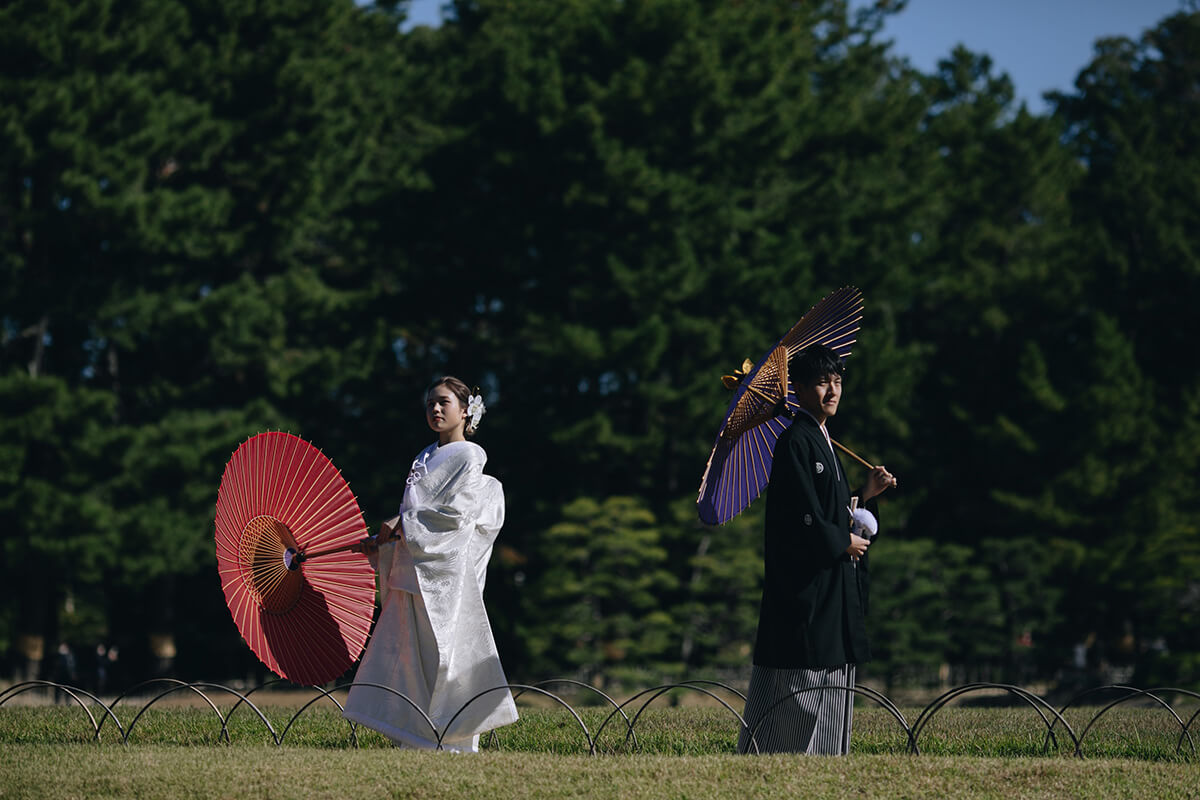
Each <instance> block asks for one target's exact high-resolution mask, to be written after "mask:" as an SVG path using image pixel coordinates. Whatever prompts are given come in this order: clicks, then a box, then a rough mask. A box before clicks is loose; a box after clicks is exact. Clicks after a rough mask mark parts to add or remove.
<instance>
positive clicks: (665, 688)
mask: <svg viewBox="0 0 1200 800" xmlns="http://www.w3.org/2000/svg"><path fill="white" fill-rule="evenodd" d="M672 689H688V690H691V691H693V692H699V693H700V694H703V695H707V696H708V697H711V698H712V699H713V700H716V701H717V702H718V703H720V704H721V705H723V706H725V708H726V709H727V710H728V711H729V713H730V714H733V716H734V717H735V718H736V719H737V721H738V725H739V726H741V728H743V729H745V730H749V728H747V726H746V720H744V719H742V715H741V714H739V713H738V712H737V711H736V710H735V709H734V708H733V706H731V705H729V703H726V702H725V701H724V700H723V699H721V698H720V697H718V696H717V695H715V694H713V693H712V692H710V691H709V690H708V689H705V688H703V687H701V686H696V685H694V682H692V681H688V682H685V683H666V684H663V685H661V686H655V687H653V688H651V689H644V690H642V691H640V692H638V693H637V694H635V695H634V696H633V697H630V698H629V699H628V700H626V701H625V702H624V703H621V705H619V706H618V707H617V708H616V710H614V711H612V712H611V713H610V714H609V715H608V716H607V717H605V718H604V722H602V723H600V727H599V728H597V729H596V740H597V741H599V740H600V734H601V733H603V732H604V728H605V727H606V726H607V725H608V723H609V721H611V720H612V718H613V717H614V716H616V714H617V712H618V711H619V712H621V716H623V717H625V720H626V732H625V741H624V744H625V745H628V744H629V742H630V738H631V737H634V738H633V746H634V748H635V749H636V748H638V747H640V745H639V744H638V742H637V739H636V737H635V734H634V731H633V729H634V727H635V726H636V725H637V723H638V720H639V719H641V716H642V712H643V711H645V710H646V707H647V706H649V705H650V704H651V703H653V702H654V701H655V700H657V699H658V698H659V697H661V696H663V695H664V694H666V693H667V692H669V691H671V690H672ZM648 694H649V695H651V697H650V698H649V699H647V700H646V701H645V702H644V703H642V705H641V707H640V708H638V710H637V713H636V714H634V715H633V720H632V721H630V719H629V717H628V716H627V715H626V714H625V711H624V708H625V706H628V705H630V704H631V703H633V702H634V701H636V700H640V699H641V698H642V697H644V696H646V695H648ZM738 694H740V692H739V693H738ZM750 739H751V742H753V744H754V750H755V752H757V751H758V743H757V742H754V735H753V734H751V736H750Z"/></svg>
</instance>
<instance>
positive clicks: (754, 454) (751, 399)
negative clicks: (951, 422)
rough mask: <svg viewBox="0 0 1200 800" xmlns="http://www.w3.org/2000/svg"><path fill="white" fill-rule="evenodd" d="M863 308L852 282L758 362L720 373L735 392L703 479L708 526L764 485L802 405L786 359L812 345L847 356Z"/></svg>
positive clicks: (734, 511) (729, 514) (738, 507)
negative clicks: (777, 446) (777, 447)
mask: <svg viewBox="0 0 1200 800" xmlns="http://www.w3.org/2000/svg"><path fill="white" fill-rule="evenodd" d="M862 310H863V300H862V292H861V291H859V290H858V289H856V288H855V287H853V286H846V287H844V288H842V289H838V290H837V291H836V292H834V293H833V294H831V295H829V296H828V297H826V298H825V299H824V300H822V301H821V302H819V303H817V304H816V305H815V306H813V307H812V308H811V309H810V310H809V312H808V313H807V314H805V315H804V316H803V317H801V319H800V321H799V322H797V323H796V324H795V325H794V326H792V329H791V330H790V331H788V332H787V333H786V334H785V335H784V337H783V338H782V339H780V340H779V341H778V342H776V343H775V346H774V347H772V348H771V349H770V350H768V351H767V354H766V355H765V356H763V357H762V359H761V360H760V361H759V362H758V363H757V364H751V363H750V359H746V360H745V362H743V364H742V368H741V369H740V370H738V371H737V372H736V373H735V374H734V375H726V376H725V377H724V378H722V381H723V382H724V384H725V386H726V388H729V389H736V391H735V392H734V395H733V401H732V402H731V403H730V404H729V409H728V411H727V412H726V413H725V422H724V423H723V424H722V425H721V432H720V433H719V434H718V435H717V442H716V444H715V445H714V446H713V450H712V454H711V455H710V456H709V458H708V466H707V467H706V468H705V470H704V477H703V478H702V479H701V481H700V496H699V497H698V498H697V499H696V503H697V505H698V506H699V508H698V510H699V512H700V519H701V520H703V521H704V522H707V523H708V524H710V525H719V524H724V523H726V522H728V521H729V520H731V519H733V518H734V517H736V516H737V515H738V514H740V513H741V512H742V511H743V510H744V509H745V508H746V506H748V505H750V503H751V502H752V501H753V500H754V498H756V497H758V495H759V494H760V493H761V492H762V490H763V489H764V488H765V487H766V485H767V481H768V480H769V479H770V477H771V462H772V459H773V458H774V454H775V442H776V441H778V439H779V434H781V433H783V432H784V431H785V430H786V429H787V427H788V426H789V425H791V424H792V414H793V413H794V412H795V411H796V410H797V409H799V408H800V405H799V404H798V403H797V402H796V394H795V391H794V390H793V389H792V386H791V383H790V382H789V381H788V361H789V360H790V359H791V357H792V356H794V355H796V354H797V353H799V352H800V351H801V350H803V349H804V348H806V347H809V346H810V345H814V344H823V345H825V346H826V347H828V348H830V349H831V350H833V351H834V352H835V353H837V354H838V355H839V356H841V357H842V358H846V357H847V356H849V355H850V346H851V345H852V344H854V341H855V338H856V337H857V335H858V328H859V323H860V322H861V321H862ZM835 444H836V442H835ZM838 447H839V448H841V449H842V450H845V448H844V447H842V446H841V445H838ZM846 452H849V451H846ZM851 455H853V454H851ZM854 457H855V458H856V459H858V460H859V461H862V459H859V458H858V456H854ZM863 463H864V464H865V463H866V462H865V461H864V462H863Z"/></svg>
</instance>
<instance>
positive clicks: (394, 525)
mask: <svg viewBox="0 0 1200 800" xmlns="http://www.w3.org/2000/svg"><path fill="white" fill-rule="evenodd" d="M393 539H399V540H400V541H403V540H404V526H403V525H401V524H400V516H399V515H396V516H394V517H392V518H391V519H389V520H386V521H385V522H384V523H383V524H382V525H380V526H379V535H378V536H376V537H375V543H376V544H377V545H380V544H386V543H387V542H390V541H392V540H393Z"/></svg>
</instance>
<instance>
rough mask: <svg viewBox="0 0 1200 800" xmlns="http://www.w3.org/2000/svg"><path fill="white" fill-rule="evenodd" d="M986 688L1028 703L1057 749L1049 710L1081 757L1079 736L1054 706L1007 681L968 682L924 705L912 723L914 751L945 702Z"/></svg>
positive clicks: (1076, 754)
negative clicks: (1048, 716)
mask: <svg viewBox="0 0 1200 800" xmlns="http://www.w3.org/2000/svg"><path fill="white" fill-rule="evenodd" d="M988 689H1002V690H1004V691H1006V692H1008V693H1009V694H1012V695H1015V696H1017V697H1019V698H1021V699H1022V700H1024V701H1025V702H1026V703H1028V704H1029V705H1030V706H1031V707H1032V708H1033V710H1034V711H1036V712H1037V714H1038V716H1039V717H1040V718H1041V720H1042V724H1043V725H1045V726H1046V732H1047V735H1049V736H1050V737H1051V739H1052V740H1053V741H1054V747H1055V749H1057V748H1058V737H1057V736H1055V735H1054V726H1053V725H1052V724H1051V723H1050V720H1049V719H1047V718H1046V713H1045V712H1046V711H1049V712H1050V713H1051V714H1052V715H1053V716H1054V717H1055V720H1056V721H1057V722H1061V723H1062V724H1063V727H1064V728H1066V731H1067V735H1068V736H1070V737H1071V742H1072V744H1074V745H1075V753H1074V755H1075V756H1076V757H1077V758H1083V752H1082V751H1081V750H1080V749H1079V737H1078V736H1076V735H1075V730H1074V729H1073V728H1072V727H1071V724H1070V723H1069V722H1067V720H1066V718H1064V717H1063V715H1062V714H1060V713H1059V712H1058V711H1056V710H1055V708H1054V706H1052V705H1050V704H1049V703H1047V702H1046V701H1045V700H1043V699H1042V698H1041V697H1038V696H1037V695H1036V694H1033V693H1032V692H1029V691H1026V690H1025V689H1022V688H1021V687H1020V686H1013V685H1012V684H1008V683H968V684H966V685H964V686H959V687H957V688H955V689H951V690H950V691H948V692H946V693H945V694H943V695H941V696H940V697H938V698H937V699H936V700H934V701H933V702H932V703H930V704H929V705H927V706H925V708H924V710H922V711H921V713H920V715H918V717H917V721H916V722H915V723H913V734H912V742H913V745H912V746H913V748H914V752H915V748H916V746H917V740H918V739H920V737H921V732H922V731H923V730H924V729H925V726H926V725H927V724H929V720H931V719H933V716H934V715H935V714H936V713H937V712H938V711H940V710H941V709H942V708H944V707H945V705H946V704H947V703H949V702H950V701H951V700H953V699H955V698H956V697H961V696H962V695H964V694H970V693H971V692H979V691H985V690H988Z"/></svg>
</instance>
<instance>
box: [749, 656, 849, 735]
mask: <svg viewBox="0 0 1200 800" xmlns="http://www.w3.org/2000/svg"><path fill="white" fill-rule="evenodd" d="M817 686H826V687H838V688H826V689H816V688H813V687H817ZM843 687H844V688H843ZM853 688H854V665H853V664H842V665H841V666H838V667H830V668H828V669H773V668H771V667H760V666H758V665H755V666H754V669H753V671H752V672H751V673H750V688H749V690H748V691H747V692H746V711H745V713H744V714H743V717H744V719H745V720H746V725H748V726H749V731H747V730H746V729H745V728H743V729H742V732H741V734H740V735H739V736H738V752H739V753H753V752H754V747H753V745H752V744H751V743H750V731H753V732H754V740H755V742H757V743H758V752H760V753H809V754H812V755H846V754H847V753H848V752H850V726H851V723H852V721H853V717H854V692H853V691H850V690H851V689H853ZM805 689H807V690H808V691H802V690H805ZM797 692H799V693H798V694H797ZM781 698H786V699H782V700H781ZM756 726H757V727H756Z"/></svg>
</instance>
